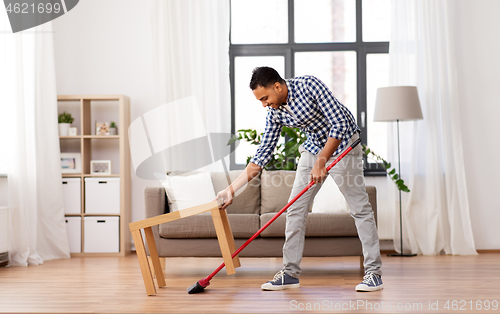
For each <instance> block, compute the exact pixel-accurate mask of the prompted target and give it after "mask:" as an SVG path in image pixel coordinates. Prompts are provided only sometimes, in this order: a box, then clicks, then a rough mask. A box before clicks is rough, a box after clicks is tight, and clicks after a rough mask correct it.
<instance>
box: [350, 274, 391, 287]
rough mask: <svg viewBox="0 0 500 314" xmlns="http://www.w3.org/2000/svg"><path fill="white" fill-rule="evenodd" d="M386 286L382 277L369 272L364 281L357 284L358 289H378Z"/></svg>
mask: <svg viewBox="0 0 500 314" xmlns="http://www.w3.org/2000/svg"><path fill="white" fill-rule="evenodd" d="M382 288H384V284H383V283H382V277H380V276H379V275H377V274H373V273H368V274H367V275H366V276H364V277H363V281H362V282H361V283H360V284H359V285H357V286H356V291H377V290H380V289H382Z"/></svg>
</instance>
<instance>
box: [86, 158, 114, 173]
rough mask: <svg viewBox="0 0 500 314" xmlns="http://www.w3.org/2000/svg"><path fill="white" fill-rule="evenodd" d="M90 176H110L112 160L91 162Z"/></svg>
mask: <svg viewBox="0 0 500 314" xmlns="http://www.w3.org/2000/svg"><path fill="white" fill-rule="evenodd" d="M90 174H92V175H110V174H111V160H91V161H90Z"/></svg>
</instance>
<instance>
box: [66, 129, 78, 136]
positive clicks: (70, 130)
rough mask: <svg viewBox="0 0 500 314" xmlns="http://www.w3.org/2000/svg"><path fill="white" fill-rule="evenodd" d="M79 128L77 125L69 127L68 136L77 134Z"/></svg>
mask: <svg viewBox="0 0 500 314" xmlns="http://www.w3.org/2000/svg"><path fill="white" fill-rule="evenodd" d="M77 133H78V129H77V128H76V127H71V128H69V129H68V136H77V135H78V134H77Z"/></svg>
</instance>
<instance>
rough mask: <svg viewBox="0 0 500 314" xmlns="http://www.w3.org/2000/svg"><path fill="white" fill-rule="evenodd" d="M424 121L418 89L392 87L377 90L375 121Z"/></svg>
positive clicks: (412, 87)
mask: <svg viewBox="0 0 500 314" xmlns="http://www.w3.org/2000/svg"><path fill="white" fill-rule="evenodd" d="M420 119H423V116H422V109H421V108H420V101H419V100H418V92H417V87H415V86H390V87H381V88H379V89H378V90H377V100H376V102H375V113H374V117H373V121H396V120H420Z"/></svg>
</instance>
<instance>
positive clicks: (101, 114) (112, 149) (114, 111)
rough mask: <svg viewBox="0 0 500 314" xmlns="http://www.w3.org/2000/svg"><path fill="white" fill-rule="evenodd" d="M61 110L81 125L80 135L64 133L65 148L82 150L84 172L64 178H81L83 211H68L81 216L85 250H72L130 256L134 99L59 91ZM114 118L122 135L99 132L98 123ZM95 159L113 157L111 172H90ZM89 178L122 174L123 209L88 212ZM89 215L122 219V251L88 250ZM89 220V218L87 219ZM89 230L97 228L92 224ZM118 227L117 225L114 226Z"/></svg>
mask: <svg viewBox="0 0 500 314" xmlns="http://www.w3.org/2000/svg"><path fill="white" fill-rule="evenodd" d="M57 100H58V113H62V112H63V111H66V112H69V113H71V114H72V116H73V117H74V118H75V121H74V122H73V125H72V126H75V127H77V129H78V135H76V136H60V137H59V141H60V145H61V152H69V153H75V152H77V153H80V154H81V170H82V171H81V173H71V174H63V179H64V178H80V180H81V195H80V196H81V197H80V200H81V201H80V202H81V206H80V211H79V213H75V214H66V217H80V220H81V250H82V252H80V253H71V256H75V257H79V256H86V257H89V256H126V255H128V254H130V251H131V237H130V232H128V224H129V223H130V219H131V198H130V197H131V172H130V169H131V162H130V149H129V142H128V127H129V125H130V99H129V97H127V96H125V95H58V96H57ZM97 121H99V122H111V121H114V122H115V123H116V124H117V127H118V135H95V123H96V122H97ZM91 160H112V172H111V174H110V175H96V174H91V173H90V161H91ZM85 178H100V179H105V178H119V186H120V188H119V190H120V191H119V203H120V205H119V212H118V213H117V212H114V213H104V212H100V213H90V212H86V210H85V208H86V206H85V205H86V204H85V201H86V200H85V193H86V186H85ZM86 217H103V219H104V220H105V219H106V218H112V217H117V218H118V221H119V227H118V231H115V232H118V233H119V235H118V241H119V251H118V253H113V252H102V253H86V252H84V251H85V249H84V248H85V247H86V246H85V237H86V236H87V237H89V236H91V235H88V234H87V235H86V234H85V229H86V228H85V220H86V219H85V218H86ZM87 221H88V219H87ZM87 230H93V229H92V228H91V229H89V228H87ZM114 230H116V228H115V229H114Z"/></svg>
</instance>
